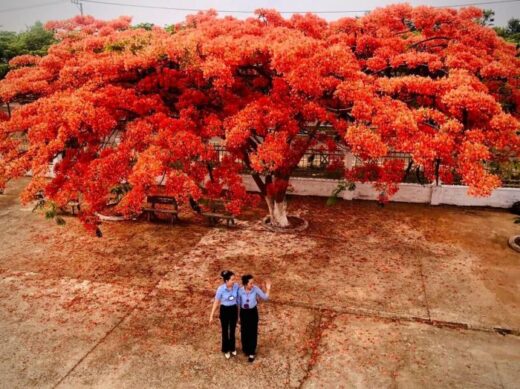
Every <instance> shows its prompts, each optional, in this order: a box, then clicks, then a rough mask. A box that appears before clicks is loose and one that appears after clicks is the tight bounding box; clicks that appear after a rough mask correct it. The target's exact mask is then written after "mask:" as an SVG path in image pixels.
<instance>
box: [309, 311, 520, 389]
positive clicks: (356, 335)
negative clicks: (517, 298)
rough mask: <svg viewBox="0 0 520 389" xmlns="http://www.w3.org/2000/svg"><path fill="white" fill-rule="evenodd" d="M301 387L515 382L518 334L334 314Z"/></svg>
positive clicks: (518, 364)
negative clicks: (501, 333) (463, 329)
mask: <svg viewBox="0 0 520 389" xmlns="http://www.w3.org/2000/svg"><path fill="white" fill-rule="evenodd" d="M325 327H326V328H325V329H324V333H323V336H322V338H321V343H320V345H319V347H318V355H319V356H318V357H317V359H316V361H315V365H314V367H313V368H312V371H311V373H310V374H309V379H308V380H307V381H306V382H305V384H304V386H303V387H304V388H315V387H334V388H395V387H398V388H423V387H435V388H511V389H513V388H517V387H518V382H520V369H519V367H520V338H518V337H512V336H502V335H499V334H493V333H484V332H478V331H460V330H455V329H448V328H437V327H435V326H431V325H425V324H419V323H409V322H407V323H403V322H394V321H384V320H378V319H373V318H361V317H356V316H353V315H339V316H338V317H336V318H334V319H332V320H331V321H330V322H329V323H326V324H325Z"/></svg>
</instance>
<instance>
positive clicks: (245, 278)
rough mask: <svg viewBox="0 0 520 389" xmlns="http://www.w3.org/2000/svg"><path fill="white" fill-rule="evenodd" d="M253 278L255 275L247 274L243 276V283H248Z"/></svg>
mask: <svg viewBox="0 0 520 389" xmlns="http://www.w3.org/2000/svg"><path fill="white" fill-rule="evenodd" d="M252 279H253V276H252V275H251V274H246V275H245V276H242V284H244V286H246V285H247V283H248V282H249V280H252Z"/></svg>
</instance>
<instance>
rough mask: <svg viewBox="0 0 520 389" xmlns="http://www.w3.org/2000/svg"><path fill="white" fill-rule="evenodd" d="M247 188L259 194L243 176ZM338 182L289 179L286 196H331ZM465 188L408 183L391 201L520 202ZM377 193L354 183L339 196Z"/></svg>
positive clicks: (508, 194)
mask: <svg viewBox="0 0 520 389" xmlns="http://www.w3.org/2000/svg"><path fill="white" fill-rule="evenodd" d="M242 178H243V180H244V184H245V186H246V189H247V190H248V191H251V192H258V188H257V186H256V184H255V182H254V181H253V178H252V177H251V176H249V175H243V176H242ZM339 182H340V181H339V180H331V179H324V178H307V177H293V178H291V179H290V180H289V183H290V185H291V186H292V188H293V190H291V191H290V192H289V193H290V194H293V195H298V196H323V197H328V196H330V195H331V194H332V192H333V191H334V189H336V187H337V185H338V184H339ZM467 191H468V187H467V186H462V185H439V186H435V185H433V184H429V185H420V184H407V183H403V184H400V186H399V191H398V192H397V193H396V194H395V195H394V196H393V197H392V198H391V199H390V200H391V201H398V202H406V203H425V204H432V205H440V204H451V205H460V206H487V207H496V208H510V207H511V206H512V205H513V203H514V202H516V201H520V188H498V189H495V190H494V191H493V193H492V194H491V195H490V196H488V197H473V196H470V195H468V193H467ZM378 196H379V192H378V191H377V190H376V189H374V187H373V186H372V185H371V184H368V183H364V184H363V183H359V182H358V183H356V189H355V190H354V191H349V190H345V191H343V192H342V193H341V194H340V197H342V198H343V199H345V200H353V199H357V200H377V198H378Z"/></svg>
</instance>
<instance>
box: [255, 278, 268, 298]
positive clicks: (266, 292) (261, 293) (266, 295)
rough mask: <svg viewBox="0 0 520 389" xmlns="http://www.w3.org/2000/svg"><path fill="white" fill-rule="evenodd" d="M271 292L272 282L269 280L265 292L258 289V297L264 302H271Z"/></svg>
mask: <svg viewBox="0 0 520 389" xmlns="http://www.w3.org/2000/svg"><path fill="white" fill-rule="evenodd" d="M270 292H271V281H269V280H267V281H266V282H265V292H264V291H263V290H262V289H261V288H258V289H257V293H258V297H260V298H261V299H262V300H269V293H270Z"/></svg>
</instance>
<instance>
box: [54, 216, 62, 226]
mask: <svg viewBox="0 0 520 389" xmlns="http://www.w3.org/2000/svg"><path fill="white" fill-rule="evenodd" d="M54 220H56V224H57V225H59V226H63V225H65V219H63V218H62V217H61V216H56V217H55V218H54Z"/></svg>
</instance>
